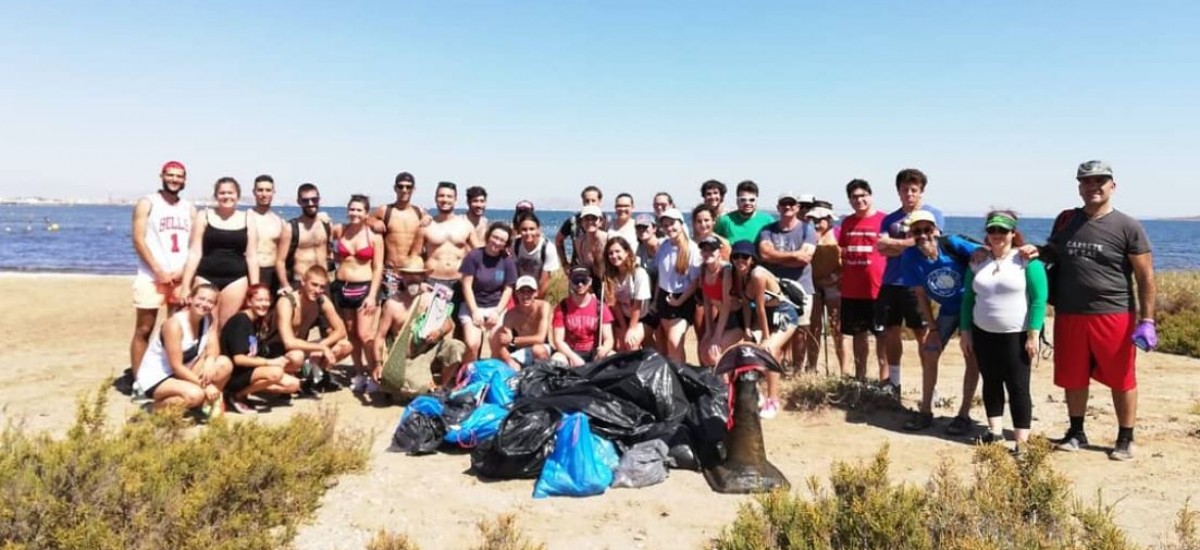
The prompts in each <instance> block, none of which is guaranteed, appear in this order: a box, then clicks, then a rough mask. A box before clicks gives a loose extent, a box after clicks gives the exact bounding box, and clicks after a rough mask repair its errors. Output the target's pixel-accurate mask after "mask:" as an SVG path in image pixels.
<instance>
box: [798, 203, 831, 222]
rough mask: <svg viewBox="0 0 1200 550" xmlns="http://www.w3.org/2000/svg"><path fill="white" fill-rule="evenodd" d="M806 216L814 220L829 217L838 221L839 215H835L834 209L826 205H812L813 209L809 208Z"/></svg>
mask: <svg viewBox="0 0 1200 550" xmlns="http://www.w3.org/2000/svg"><path fill="white" fill-rule="evenodd" d="M804 217H806V218H810V219H813V220H823V219H825V218H829V219H830V220H832V221H837V216H836V215H834V213H833V210H830V209H829V208H826V207H824V206H814V207H812V209H811V210H809V211H808V213H807V214H805V215H804Z"/></svg>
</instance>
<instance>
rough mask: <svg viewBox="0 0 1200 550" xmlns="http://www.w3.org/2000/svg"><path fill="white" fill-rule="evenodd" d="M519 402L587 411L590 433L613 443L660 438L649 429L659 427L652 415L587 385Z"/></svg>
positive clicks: (631, 442)
mask: <svg viewBox="0 0 1200 550" xmlns="http://www.w3.org/2000/svg"><path fill="white" fill-rule="evenodd" d="M518 403H521V404H526V405H530V406H535V407H542V408H549V409H554V410H555V411H558V412H559V413H561V414H566V413H572V412H581V413H583V414H586V415H587V416H588V421H589V423H590V424H591V428H592V433H594V434H596V435H599V436H601V437H603V438H605V439H608V440H610V441H614V442H620V443H625V444H630V445H631V444H633V443H637V442H638V441H644V440H646V439H653V438H656V437H659V436H658V435H656V434H655V433H653V432H652V430H653V429H654V428H656V427H658V423H656V422H655V420H654V416H653V415H651V414H650V413H649V412H647V411H646V410H644V409H642V408H641V407H638V406H637V405H634V404H633V403H630V402H629V401H627V400H625V399H622V398H620V397H617V396H615V395H613V394H611V393H608V392H606V391H604V390H601V389H600V388H597V387H595V386H592V385H590V384H579V385H575V386H570V387H567V388H563V389H560V390H558V391H556V392H554V393H550V394H546V395H543V396H541V397H538V398H533V399H520V400H518Z"/></svg>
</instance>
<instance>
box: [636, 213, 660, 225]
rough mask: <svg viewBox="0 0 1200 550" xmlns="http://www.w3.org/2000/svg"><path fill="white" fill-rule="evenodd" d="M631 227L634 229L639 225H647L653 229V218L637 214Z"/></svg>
mask: <svg viewBox="0 0 1200 550" xmlns="http://www.w3.org/2000/svg"><path fill="white" fill-rule="evenodd" d="M633 225H634V227H637V226H639V225H648V226H650V227H654V225H655V223H654V216H651V215H650V214H638V215H637V217H636V218H634V219H633Z"/></svg>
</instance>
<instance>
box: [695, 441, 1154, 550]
mask: <svg viewBox="0 0 1200 550" xmlns="http://www.w3.org/2000/svg"><path fill="white" fill-rule="evenodd" d="M1049 452H1050V445H1049V443H1048V442H1046V441H1045V440H1044V439H1041V440H1036V441H1034V442H1031V444H1030V445H1029V446H1028V451H1027V452H1026V454H1025V455H1023V456H1022V457H1020V458H1018V459H1015V460H1014V459H1013V457H1011V456H1010V455H1009V453H1008V451H1007V450H1006V449H1005V448H1004V447H1002V446H999V445H984V446H980V447H979V448H978V450H977V451H976V453H975V458H974V464H975V468H974V480H973V481H972V482H970V483H968V482H967V481H965V480H964V479H963V477H962V476H961V475H960V474H959V471H960V470H962V468H961V467H960V466H956V465H955V464H953V463H952V462H950V461H943V462H942V463H941V464H940V465H939V466H938V468H937V469H936V470H935V472H934V474H933V475H932V476H931V478H930V480H929V482H928V484H926V486H925V487H923V488H922V487H915V486H912V485H907V484H901V485H894V484H892V483H891V482H890V481H889V480H888V474H887V470H888V451H887V447H884V448H883V449H881V450H880V451H879V452H878V453H877V454H876V455H875V457H874V458H873V459H872V460H870V461H868V462H866V463H862V464H847V463H840V462H839V463H835V464H834V465H833V467H832V473H831V476H830V482H829V485H828V487H826V486H824V485H823V484H822V483H821V482H820V481H818V480H817V479H815V478H813V479H810V480H809V482H808V488H809V492H810V493H811V496H810V498H804V497H801V496H799V495H793V494H789V493H787V492H783V491H779V492H775V493H771V494H767V495H762V496H759V497H758V498H757V499H756V500H755V501H754V502H751V503H748V504H746V505H744V506H743V507H742V509H741V510H740V511H739V512H738V515H737V518H735V519H734V522H733V524H732V525H730V526H729V527H727V528H726V529H725V530H723V531H722V533H721V535H720V537H719V538H718V539H717V540H715V541H714V542H713V544H712V548H717V549H761V550H770V549H783V548H795V549H808V548H812V549H818V548H820V549H827V548H839V549H840V548H888V547H903V548H912V549H926V548H928V549H933V548H957V549H967V548H971V549H974V548H979V549H983V548H1013V549H1018V548H1063V549H1066V548H1105V549H1113V550H1116V549H1123V548H1131V545H1130V543H1129V542H1128V541H1127V540H1126V539H1125V536H1124V534H1123V533H1122V532H1121V531H1120V530H1119V529H1117V528H1116V526H1115V525H1114V524H1113V522H1112V514H1111V508H1109V507H1106V506H1104V505H1103V503H1098V504H1097V505H1096V506H1095V507H1085V506H1083V505H1081V504H1080V503H1079V502H1077V501H1074V499H1073V498H1072V496H1071V494H1070V490H1069V484H1068V482H1067V481H1066V479H1065V478H1063V477H1062V476H1061V475H1060V474H1058V473H1056V472H1055V471H1054V470H1053V469H1051V468H1050V466H1049V465H1047V464H1046V458H1047V456H1048V455H1049ZM1177 530H1178V529H1177Z"/></svg>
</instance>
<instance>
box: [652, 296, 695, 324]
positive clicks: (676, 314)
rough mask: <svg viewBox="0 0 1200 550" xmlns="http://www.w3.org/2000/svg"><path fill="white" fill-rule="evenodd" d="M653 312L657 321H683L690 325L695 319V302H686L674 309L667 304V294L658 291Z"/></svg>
mask: <svg viewBox="0 0 1200 550" xmlns="http://www.w3.org/2000/svg"><path fill="white" fill-rule="evenodd" d="M671 296H678V294H672V295H671ZM654 311H655V314H656V316H657V319H658V321H667V320H671V319H683V320H684V321H687V322H688V323H689V324H691V322H692V321H693V320H694V319H695V318H696V301H695V300H688V301H687V302H684V303H683V304H681V305H680V306H679V307H675V306H672V305H670V304H668V303H667V293H666V292H663V291H662V290H661V289H659V291H658V299H656V300H655V301H654Z"/></svg>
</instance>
